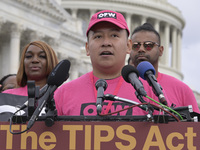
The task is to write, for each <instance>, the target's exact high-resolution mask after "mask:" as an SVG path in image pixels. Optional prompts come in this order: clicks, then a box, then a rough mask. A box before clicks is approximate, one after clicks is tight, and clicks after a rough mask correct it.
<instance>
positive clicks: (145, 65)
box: [137, 61, 156, 80]
mask: <svg viewBox="0 0 200 150" xmlns="http://www.w3.org/2000/svg"><path fill="white" fill-rule="evenodd" d="M137 70H138V71H139V75H140V77H141V78H142V79H144V80H146V78H145V73H146V72H147V71H149V70H150V71H152V73H153V74H154V75H155V73H156V71H155V69H154V67H153V65H152V64H151V63H150V62H148V61H142V62H141V63H139V64H138V66H137Z"/></svg>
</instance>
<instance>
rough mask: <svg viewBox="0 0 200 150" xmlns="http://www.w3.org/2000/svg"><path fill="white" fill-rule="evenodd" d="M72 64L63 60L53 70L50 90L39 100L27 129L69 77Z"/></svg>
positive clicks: (49, 77)
mask: <svg viewBox="0 0 200 150" xmlns="http://www.w3.org/2000/svg"><path fill="white" fill-rule="evenodd" d="M69 69H70V62H69V61H68V60H62V61H61V62H60V63H58V64H57V65H56V66H55V68H54V69H53V70H52V72H51V73H50V75H49V76H48V79H47V84H48V85H49V86H48V89H47V91H46V92H45V94H44V95H43V96H42V97H41V98H40V99H39V100H38V107H37V108H36V110H35V111H34V113H33V115H32V116H31V118H30V120H29V121H28V124H27V129H30V128H31V127H32V126H33V124H34V122H35V120H36V119H37V117H38V116H39V114H40V112H41V110H42V108H43V107H44V106H45V104H46V103H47V101H48V100H49V99H51V98H52V97H53V93H54V91H55V90H56V89H57V88H58V87H59V86H60V85H61V84H62V83H63V82H64V81H66V80H67V79H68V77H69Z"/></svg>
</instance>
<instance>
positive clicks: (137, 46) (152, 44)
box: [132, 41, 160, 51]
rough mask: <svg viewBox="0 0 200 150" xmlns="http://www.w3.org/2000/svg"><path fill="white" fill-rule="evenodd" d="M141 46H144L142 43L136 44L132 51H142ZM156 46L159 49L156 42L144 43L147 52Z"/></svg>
mask: <svg viewBox="0 0 200 150" xmlns="http://www.w3.org/2000/svg"><path fill="white" fill-rule="evenodd" d="M141 45H142V43H141V42H134V43H133V46H132V49H133V50H136V51H138V50H139V49H140V46H141ZM154 45H157V46H158V47H159V46H160V45H159V44H158V43H156V42H151V41H146V42H143V46H144V48H145V50H147V51H150V50H151V49H152V48H153V47H154Z"/></svg>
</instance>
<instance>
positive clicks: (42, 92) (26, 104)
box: [19, 84, 49, 110]
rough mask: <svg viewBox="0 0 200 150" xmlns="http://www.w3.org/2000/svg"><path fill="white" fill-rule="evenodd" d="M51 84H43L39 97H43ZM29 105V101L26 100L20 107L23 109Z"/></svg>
mask: <svg viewBox="0 0 200 150" xmlns="http://www.w3.org/2000/svg"><path fill="white" fill-rule="evenodd" d="M48 87H49V85H48V84H45V86H43V87H42V88H41V89H40V91H39V96H38V98H40V97H42V96H43V95H44V93H45V92H46V91H47V89H48ZM27 106H28V101H26V102H25V103H24V104H23V105H22V106H21V107H20V108H19V109H20V110H23V109H24V108H26V107H27Z"/></svg>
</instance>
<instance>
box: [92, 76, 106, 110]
mask: <svg viewBox="0 0 200 150" xmlns="http://www.w3.org/2000/svg"><path fill="white" fill-rule="evenodd" d="M107 86H108V84H107V82H106V80H104V79H99V80H97V82H96V83H95V87H96V90H97V102H96V106H97V114H100V113H101V111H102V101H103V98H104V91H105V90H106V89H107Z"/></svg>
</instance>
